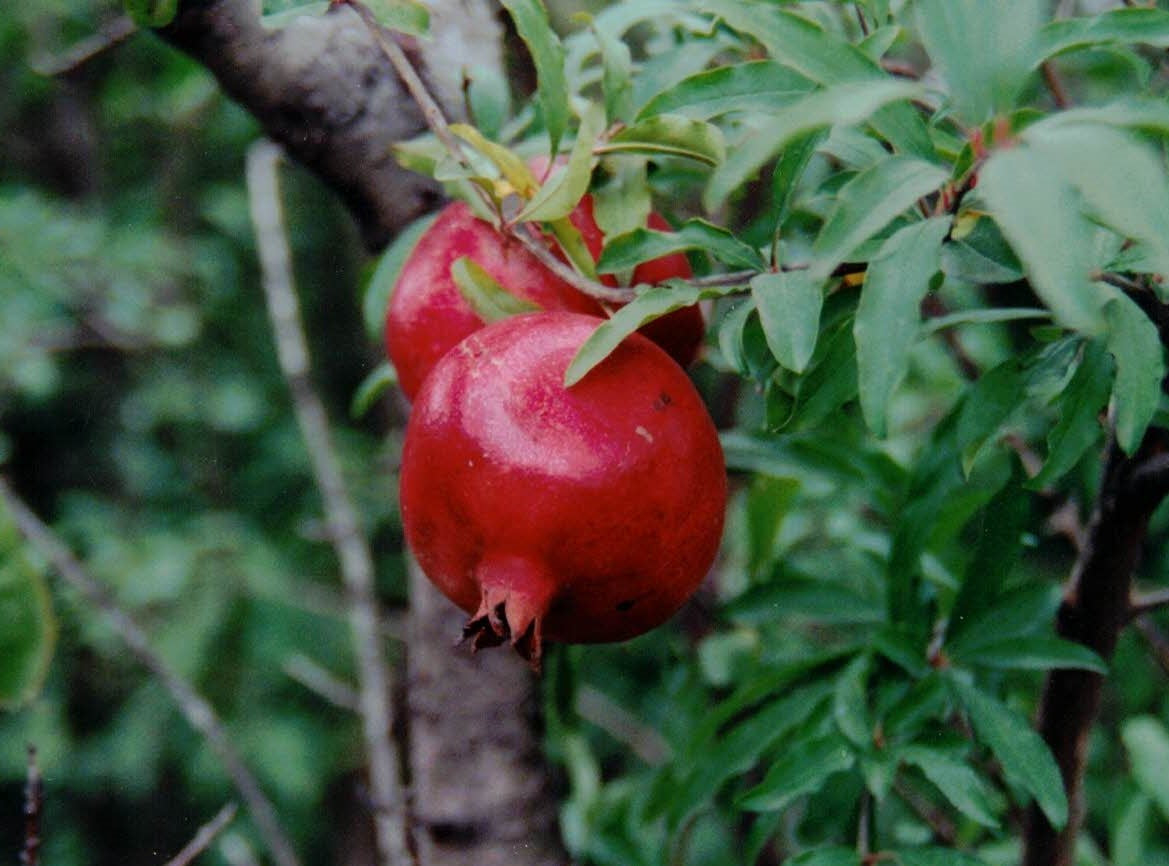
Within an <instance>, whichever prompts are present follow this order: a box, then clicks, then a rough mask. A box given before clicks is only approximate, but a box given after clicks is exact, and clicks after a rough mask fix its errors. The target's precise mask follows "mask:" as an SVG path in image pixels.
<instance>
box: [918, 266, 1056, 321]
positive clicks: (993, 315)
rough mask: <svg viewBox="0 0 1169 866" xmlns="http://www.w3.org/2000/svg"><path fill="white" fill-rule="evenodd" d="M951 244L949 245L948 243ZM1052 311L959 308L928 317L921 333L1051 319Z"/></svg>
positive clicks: (1033, 308) (1032, 308) (1008, 308)
mask: <svg viewBox="0 0 1169 866" xmlns="http://www.w3.org/2000/svg"><path fill="white" fill-rule="evenodd" d="M947 246H949V245H947ZM1050 318H1051V313H1049V312H1047V310H1043V309H1040V308H1039V307H1015V308H1011V307H1007V308H999V309H983V310H959V311H958V312H956V313H948V314H947V315H945V316H938V317H937V318H935V319H927V320H926V321H925V322H923V323H922V326H921V335H922V336H923V337H932V336H933V335H934V334H936V333H938V332H939V331H944V330H945V329H946V328H956V327H959V326H961V325H994V324H998V323H999V322H1022V321H1026V320H1027V319H1050Z"/></svg>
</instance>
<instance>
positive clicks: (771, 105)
mask: <svg viewBox="0 0 1169 866" xmlns="http://www.w3.org/2000/svg"><path fill="white" fill-rule="evenodd" d="M814 86H815V85H814V84H813V83H812V82H811V81H809V80H808V79H807V78H805V77H804V76H803V75H800V74H799V73H798V72H794V71H792V70H791V69H789V68H788V67H786V66H783V65H782V64H779V63H776V62H775V61H774V60H751V61H748V62H746V63H736V64H732V65H730V66H720V67H718V68H717V69H709V70H705V71H703V72H699V73H698V74H696V75H691V76H689V77H687V78H684V79H682V80H681V81H680V82H678V83H677V84H675V85H674V86H673V87H670V88H667V89H666V90H663V91H662V92H661V93H659V94H658V95H657V96H655V97H654V98H653V99H651V100H650V101H649V102H647V103H646V104H645V105H644V106H643V107H642V109H641V111H639V112H638V113H637V117H638V119H639V120H644V119H645V118H647V117H652V116H654V115H657V114H680V115H682V116H684V117H689V118H693V119H695V120H710V119H711V118H713V117H718V116H720V115H723V114H729V113H731V112H737V111H742V112H747V113H750V114H770V113H773V112H774V111H775V109H776V108H778V107H780V106H783V105H787V104H788V103H791V102H793V101H794V100H796V99H798V98H799V97H801V96H804V95H805V94H807V93H808V91H810V90H811V89H812V88H813V87H814Z"/></svg>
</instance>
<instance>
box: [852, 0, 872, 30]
mask: <svg viewBox="0 0 1169 866" xmlns="http://www.w3.org/2000/svg"><path fill="white" fill-rule="evenodd" d="M852 9H853V11H854V12H855V13H856V20H857V22H858V23H859V24H860V26H861V34H862V35H864V36H868V35H869V22H868V21H866V20H865V12H864V10H863V9H861V4H859V3H853V4H852Z"/></svg>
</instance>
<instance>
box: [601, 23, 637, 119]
mask: <svg viewBox="0 0 1169 866" xmlns="http://www.w3.org/2000/svg"><path fill="white" fill-rule="evenodd" d="M593 35H594V36H596V39H597V45H598V46H600V49H601V66H602V74H601V92H602V93H603V94H604V97H605V117H606V118H607V119H608V121H609V123H617V122H618V121H620V122H622V123H626V122H628V121H629V118H630V117H631V116H632V114H633V59H632V57H631V55H630V53H629V46H628V45H626V44H625V43H624V42H622V41H621V39H620V38H618V37H616V36H614V35H613V34H611V33H609V32H608V31H607V30H604V29H602V28H599V27H595V26H594V27H593Z"/></svg>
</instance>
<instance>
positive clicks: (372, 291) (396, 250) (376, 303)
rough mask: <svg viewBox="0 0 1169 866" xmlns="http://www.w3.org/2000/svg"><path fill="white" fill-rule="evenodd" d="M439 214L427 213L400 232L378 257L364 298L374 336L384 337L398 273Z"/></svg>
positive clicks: (367, 324)
mask: <svg viewBox="0 0 1169 866" xmlns="http://www.w3.org/2000/svg"><path fill="white" fill-rule="evenodd" d="M437 218H438V215H437V214H432V215H430V216H425V217H423V218H422V219H419V220H415V221H414V222H412V223H410V225H408V226H406V228H404V229H402V231H400V232H398V236H397V237H396V238H394V241H393V243H391V244H390V245H389V247H388V248H387V249H386V251H385V252H384V253H382V254H381V256H380V257H379V258H378V260H377V266H376V267H375V268H374V269H373V273H371V274H370V276H369V281H368V282H366V284H365V289H364V292H363V294H362V298H361V314H362V318H363V319H364V320H365V330H366V333H368V334H369V335H370V336H371V337H380V336H381V334H382V331H383V330H384V329H385V326H386V308H387V307H388V306H389V304H390V295H391V294H392V293H393V291H394V285H395V284H396V283H397V282H398V275H399V274H400V273H402V266H403V265H404V264H406V259H407V258H409V256H410V253H412V252H413V251H414V247H415V246H417V244H418V239H419V238H421V237H422V235H423V234H425V232H426V230H427V229H428V228H430V227H431V225H433V224H434V221H435V220H436V219H437Z"/></svg>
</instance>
